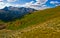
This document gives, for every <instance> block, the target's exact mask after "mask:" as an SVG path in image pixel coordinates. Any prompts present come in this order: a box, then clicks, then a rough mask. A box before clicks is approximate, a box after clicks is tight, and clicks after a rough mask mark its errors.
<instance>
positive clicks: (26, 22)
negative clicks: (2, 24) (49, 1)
mask: <svg viewBox="0 0 60 38" xmlns="http://www.w3.org/2000/svg"><path fill="white" fill-rule="evenodd" d="M6 24H7V25H8V26H7V28H6V29H13V30H12V31H11V30H1V31H0V38H60V7H56V8H53V9H47V10H43V11H37V12H34V13H33V14H30V15H26V16H24V18H22V19H21V20H19V19H18V20H16V21H12V22H8V23H6ZM23 28H24V29H23ZM14 29H15V31H14ZM16 29H19V30H16ZM21 29H22V30H21Z"/></svg>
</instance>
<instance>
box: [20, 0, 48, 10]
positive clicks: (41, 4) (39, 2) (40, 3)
mask: <svg viewBox="0 0 60 38" xmlns="http://www.w3.org/2000/svg"><path fill="white" fill-rule="evenodd" d="M47 1H48V0H36V2H35V3H33V2H34V1H31V2H29V3H26V4H23V5H21V6H23V7H26V8H34V9H37V10H39V9H40V10H42V9H46V8H48V7H47V6H46V5H45V3H46V2H47Z"/></svg>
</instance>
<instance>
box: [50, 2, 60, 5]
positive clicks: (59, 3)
mask: <svg viewBox="0 0 60 38" xmlns="http://www.w3.org/2000/svg"><path fill="white" fill-rule="evenodd" d="M50 4H54V5H55V6H60V2H58V1H51V2H50Z"/></svg>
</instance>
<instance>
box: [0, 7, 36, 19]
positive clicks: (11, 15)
mask: <svg viewBox="0 0 60 38" xmlns="http://www.w3.org/2000/svg"><path fill="white" fill-rule="evenodd" d="M34 11H36V10H35V9H32V8H25V7H20V8H18V7H12V6H9V7H5V8H3V9H0V19H2V20H12V19H15V18H21V17H23V16H24V15H26V14H30V13H31V12H34Z"/></svg>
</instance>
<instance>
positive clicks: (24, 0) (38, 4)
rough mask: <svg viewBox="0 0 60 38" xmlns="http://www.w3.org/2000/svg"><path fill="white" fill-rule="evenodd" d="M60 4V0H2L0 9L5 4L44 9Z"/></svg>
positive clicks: (0, 0)
mask: <svg viewBox="0 0 60 38" xmlns="http://www.w3.org/2000/svg"><path fill="white" fill-rule="evenodd" d="M59 5H60V0H0V9H3V8H4V7H5V6H13V7H26V8H34V9H37V10H43V9H46V8H51V7H56V6H59Z"/></svg>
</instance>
